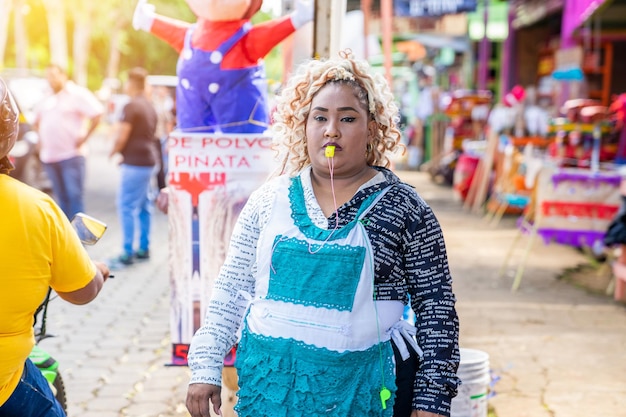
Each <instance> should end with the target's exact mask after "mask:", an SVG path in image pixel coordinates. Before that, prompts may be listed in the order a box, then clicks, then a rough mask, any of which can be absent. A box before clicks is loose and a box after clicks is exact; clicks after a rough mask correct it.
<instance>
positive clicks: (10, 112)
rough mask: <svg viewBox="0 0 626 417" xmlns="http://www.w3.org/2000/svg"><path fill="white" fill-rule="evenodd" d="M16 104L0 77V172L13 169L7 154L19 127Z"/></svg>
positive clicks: (13, 143)
mask: <svg viewBox="0 0 626 417" xmlns="http://www.w3.org/2000/svg"><path fill="white" fill-rule="evenodd" d="M18 123H19V112H18V110H17V104H15V100H14V99H13V96H11V92H10V91H9V88H8V87H7V85H6V83H5V82H4V80H3V79H1V78H0V173H2V174H6V173H8V172H9V171H11V170H12V169H13V164H11V161H9V158H8V157H7V155H8V154H9V151H10V150H11V148H13V145H15V140H16V139H17V131H18V127H19V124H18Z"/></svg>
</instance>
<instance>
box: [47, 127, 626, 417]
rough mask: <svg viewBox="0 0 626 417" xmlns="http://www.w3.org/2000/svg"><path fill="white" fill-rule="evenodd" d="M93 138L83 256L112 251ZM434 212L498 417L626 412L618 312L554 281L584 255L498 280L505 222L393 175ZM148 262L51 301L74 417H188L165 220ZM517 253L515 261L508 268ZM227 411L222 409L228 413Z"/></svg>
mask: <svg viewBox="0 0 626 417" xmlns="http://www.w3.org/2000/svg"><path fill="white" fill-rule="evenodd" d="M94 139H96V140H94V141H93V143H91V149H92V154H91V156H90V159H89V162H88V169H89V173H88V179H87V181H88V192H87V211H88V212H89V214H92V215H93V216H95V217H98V218H101V219H103V220H105V221H106V222H107V223H108V224H109V230H108V231H107V234H106V235H105V237H104V238H103V239H102V241H101V242H99V243H98V244H97V245H96V246H93V247H90V248H89V251H90V253H91V254H92V255H93V256H94V257H95V258H100V259H105V258H107V257H111V256H114V255H117V254H118V253H119V250H120V240H121V237H120V229H119V225H118V222H117V217H116V214H115V189H116V187H117V180H118V169H117V167H116V165H115V164H114V163H113V162H112V161H110V160H108V159H107V158H106V153H107V152H108V149H109V145H108V144H107V143H106V141H105V140H104V139H97V138H94ZM401 175H402V176H403V177H404V178H405V179H406V180H407V181H408V182H410V183H412V184H414V185H415V186H416V188H417V189H418V191H419V192H420V193H421V195H422V196H423V197H424V198H425V199H426V200H427V201H428V202H429V203H430V204H431V205H432V206H433V208H434V210H435V212H436V214H437V216H438V218H439V220H440V222H441V224H442V226H443V230H444V235H445V237H446V243H447V247H448V252H449V259H450V264H451V270H452V274H453V277H454V281H455V284H454V288H455V291H456V293H457V298H458V304H457V307H458V312H459V316H460V321H461V346H462V347H466V348H474V349H479V350H483V351H485V352H487V353H488V354H489V355H490V363H491V368H492V370H493V374H494V377H496V378H498V381H497V382H496V383H495V385H494V387H493V390H494V393H493V394H494V395H493V397H492V398H490V400H489V404H490V406H491V407H492V408H493V410H494V411H495V413H496V414H497V417H525V416H529V417H530V416H532V417H543V416H545V417H583V416H584V417H587V416H590V415H602V416H611V417H621V416H626V407H624V405H625V404H626V377H624V375H626V360H625V359H624V352H625V351H626V308H625V306H624V305H623V304H618V303H615V302H613V301H612V300H611V299H610V298H608V297H602V296H596V295H590V294H587V293H586V292H585V291H584V290H582V289H578V288H575V287H573V286H571V285H570V284H567V283H566V282H563V281H560V280H557V279H555V276H556V275H557V274H558V273H559V272H560V271H562V270H563V269H564V268H566V267H571V266H574V265H576V264H577V263H579V262H582V261H583V260H584V258H583V257H582V256H581V255H580V254H578V253H577V252H576V251H574V250H572V249H571V248H567V247H562V246H557V245H550V246H544V245H543V244H542V243H540V242H537V244H536V245H535V247H534V249H533V252H532V256H531V258H530V260H529V262H528V263H527V267H526V274H525V276H524V279H523V281H522V284H521V287H520V289H519V290H518V291H517V292H516V293H511V291H510V287H511V284H512V280H513V279H512V276H511V274H507V275H506V276H505V277H504V278H499V277H498V270H499V268H500V266H501V265H502V260H503V258H504V256H505V254H506V252H507V250H508V248H509V246H510V242H511V241H512V239H513V238H514V237H515V234H516V229H515V228H514V222H513V220H505V221H503V222H501V223H500V224H499V225H498V227H496V228H493V227H489V226H486V225H484V224H483V223H482V222H481V219H480V217H479V216H477V215H474V214H470V213H467V212H465V211H464V210H463V209H462V207H461V204H460V203H458V202H456V201H454V198H453V195H452V191H451V189H450V188H445V187H438V186H436V185H434V184H433V183H432V182H431V181H430V180H429V178H428V177H427V176H426V175H424V174H422V173H408V172H405V173H401ZM155 217H156V218H155V225H154V229H153V230H154V232H153V244H152V247H151V251H152V259H151V260H150V261H148V262H145V263H141V264H136V265H134V266H132V267H130V268H128V269H126V270H124V271H119V272H116V273H115V275H116V277H115V278H114V279H112V280H110V281H109V282H107V284H106V286H105V288H104V289H103V292H102V293H101V295H100V296H99V298H98V299H97V300H95V301H94V302H93V303H91V304H89V305H86V306H72V305H69V304H68V303H65V302H64V301H62V300H55V301H53V302H52V304H51V306H50V314H49V317H50V318H49V328H50V331H51V332H52V333H54V334H56V335H57V337H55V338H51V339H47V340H45V341H44V342H42V346H43V347H44V348H45V349H47V350H48V351H49V352H50V353H51V354H53V355H54V356H55V357H56V358H57V359H58V360H59V361H60V363H61V369H62V374H63V377H64V380H65V385H66V388H67V393H68V394H67V395H68V401H69V416H70V417H78V416H80V417H115V416H128V417H157V416H162V417H175V416H188V414H187V412H186V410H185V407H184V399H185V394H186V385H187V381H188V378H189V372H188V369H187V368H184V367H168V366H166V365H167V364H168V363H169V362H170V358H171V347H170V341H169V279H168V264H167V257H168V240H167V218H166V216H164V215H162V214H160V213H159V214H157V215H156V216H155ZM519 247H520V251H518V253H516V255H515V256H514V257H513V263H512V265H513V266H515V261H516V259H519V257H520V252H521V249H522V248H523V244H520V245H519ZM225 414H226V413H225Z"/></svg>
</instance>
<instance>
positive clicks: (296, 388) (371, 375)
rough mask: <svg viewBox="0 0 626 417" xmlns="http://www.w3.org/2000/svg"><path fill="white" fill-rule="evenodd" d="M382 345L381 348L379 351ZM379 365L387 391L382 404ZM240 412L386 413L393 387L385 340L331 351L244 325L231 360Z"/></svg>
mask: <svg viewBox="0 0 626 417" xmlns="http://www.w3.org/2000/svg"><path fill="white" fill-rule="evenodd" d="M381 350H382V351H381ZM381 365H382V368H383V370H384V371H383V372H384V373H385V386H386V388H387V389H389V390H390V391H391V393H392V395H391V398H390V399H389V400H387V402H386V408H385V409H383V408H382V403H381V400H380V389H381V386H382V381H381ZM235 366H236V367H237V371H238V375H239V384H240V388H239V391H238V393H237V395H238V396H239V401H238V403H237V405H236V407H235V411H237V413H238V415H239V416H240V417H245V416H255V417H256V416H272V417H305V416H311V417H312V416H320V415H332V416H364V417H369V416H371V417H374V416H376V417H379V416H384V417H391V416H392V415H393V403H394V397H395V395H394V394H395V391H396V385H395V366H394V363H393V351H392V348H391V344H390V343H389V342H385V343H383V344H381V345H380V346H379V345H375V346H373V347H371V348H369V349H367V350H364V351H357V352H343V353H339V352H334V351H330V350H328V349H324V348H317V347H315V346H312V345H307V344H305V343H302V342H299V341H296V340H293V339H282V338H280V339H277V338H270V337H266V336H261V335H257V334H252V333H249V332H248V331H247V329H246V331H244V334H243V337H242V340H241V343H240V344H239V348H238V351H237V362H236V363H235Z"/></svg>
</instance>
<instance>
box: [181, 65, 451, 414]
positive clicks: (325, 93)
mask: <svg viewBox="0 0 626 417" xmlns="http://www.w3.org/2000/svg"><path fill="white" fill-rule="evenodd" d="M278 100H279V102H278V105H277V108H276V112H275V114H274V133H275V144H276V147H277V149H278V151H279V154H280V155H281V157H282V159H283V166H282V167H281V168H282V169H281V173H282V175H279V176H277V177H274V178H272V179H270V180H269V181H267V182H266V184H264V185H263V186H262V187H261V188H260V189H258V190H257V191H255V192H254V193H253V194H252V195H251V196H250V198H249V200H248V202H247V203H246V206H245V207H244V209H243V211H242V212H241V215H240V216H239V218H238V220H237V225H236V226H235V229H234V230H233V234H232V237H231V241H230V247H229V250H228V254H227V257H226V260H225V262H224V265H223V266H222V268H221V270H220V274H219V276H218V278H217V281H216V284H215V288H214V290H213V295H212V299H211V301H210V303H209V307H208V309H207V315H206V319H205V323H204V325H203V327H202V328H201V329H200V330H199V331H198V332H197V333H196V334H195V335H194V337H193V339H192V343H191V347H190V352H189V365H190V368H191V371H192V377H191V381H190V385H189V390H188V393H187V408H188V409H189V411H190V413H191V415H192V416H193V417H201V416H202V417H208V416H209V409H210V404H211V403H212V404H213V410H214V411H215V412H216V413H218V412H219V409H220V406H221V398H220V394H221V387H220V386H221V383H222V382H221V370H222V364H223V359H224V356H225V355H226V353H227V352H228V351H229V349H230V348H231V347H232V346H233V345H235V344H236V343H238V347H237V359H236V361H235V366H236V368H237V372H238V376H239V391H238V394H237V395H238V397H239V399H238V403H237V405H236V407H235V410H236V411H237V413H238V415H239V416H240V417H245V416H255V417H256V416H273V417H274V416H279V417H287V416H289V417H294V416H295V417H298V416H319V415H332V416H340V417H348V416H372V417H373V416H385V417H391V416H394V417H409V416H412V417H433V416H449V413H450V401H451V399H452V397H454V395H456V388H457V385H458V383H459V380H458V378H457V376H456V370H457V367H458V363H459V349H458V318H457V314H456V310H455V308H454V304H455V297H454V294H453V292H452V279H451V277H450V271H449V268H448V261H447V255H446V249H445V244H444V239H443V235H442V232H441V228H440V226H439V223H438V221H437V219H436V217H435V216H434V214H433V212H432V210H431V209H430V207H429V206H428V205H427V204H426V203H425V202H424V200H422V199H421V198H420V197H419V195H418V194H417V193H416V192H415V190H414V189H413V188H412V187H411V186H409V185H407V184H404V183H402V182H401V181H400V179H399V178H398V177H397V176H396V175H395V174H394V173H393V172H392V171H391V170H389V169H388V166H389V160H388V159H387V157H386V155H387V154H388V153H389V152H391V151H393V150H394V149H395V148H396V147H397V146H399V141H400V132H399V131H398V128H397V125H396V123H397V118H398V108H397V106H396V104H395V102H394V100H393V96H392V94H391V92H390V88H389V86H388V85H387V83H386V82H385V81H384V78H382V76H380V75H375V74H373V73H372V72H371V70H370V68H369V67H368V65H367V63H365V62H362V61H358V60H355V59H353V58H352V57H351V56H349V54H342V55H341V57H340V59H337V60H319V61H318V60H311V61H308V62H305V63H304V64H302V65H301V67H300V68H299V70H298V71H297V72H296V74H294V75H293V77H292V78H291V79H290V81H289V83H288V84H287V85H286V87H285V89H284V90H283V92H282V94H281V96H280V97H279V98H278ZM408 303H410V305H411V308H412V309H413V311H414V312H415V316H416V321H415V325H412V324H410V323H408V322H407V321H405V320H403V319H402V316H403V312H404V307H405V305H407V304H408ZM239 333H240V336H239V337H238V336H237V335H238V334H239Z"/></svg>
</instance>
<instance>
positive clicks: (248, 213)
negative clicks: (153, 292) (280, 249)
mask: <svg viewBox="0 0 626 417" xmlns="http://www.w3.org/2000/svg"><path fill="white" fill-rule="evenodd" d="M257 206H258V204H257V202H256V199H255V198H253V197H252V196H251V197H250V199H249V200H248V202H247V203H246V205H245V207H244V208H243V210H242V212H241V214H240V215H239V217H238V219H237V222H236V224H235V227H234V229H233V232H232V235H231V239H230V246H229V248H228V253H227V255H226V259H225V260H224V264H223V265H222V268H221V269H220V273H219V276H218V277H217V280H216V281H215V285H214V287H213V290H212V294H211V300H210V301H209V304H208V307H207V310H206V316H205V320H204V323H203V326H202V327H201V328H200V329H199V330H198V331H197V332H196V333H195V335H194V336H193V338H192V340H191V346H190V348H189V355H188V363H189V368H190V369H191V380H190V384H199V383H200V384H212V385H221V376H222V367H223V362H224V357H225V355H226V353H227V352H228V351H229V350H230V349H231V348H232V347H233V346H234V345H235V343H236V342H237V331H238V330H239V326H240V324H241V322H242V320H243V315H244V313H245V311H246V309H247V305H248V302H247V300H246V299H245V298H243V297H242V296H241V294H242V293H248V294H250V295H253V294H254V284H255V276H254V273H253V272H254V265H255V262H256V245H257V241H258V239H259V234H260V229H259V225H258V217H259V216H258V210H257Z"/></svg>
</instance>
